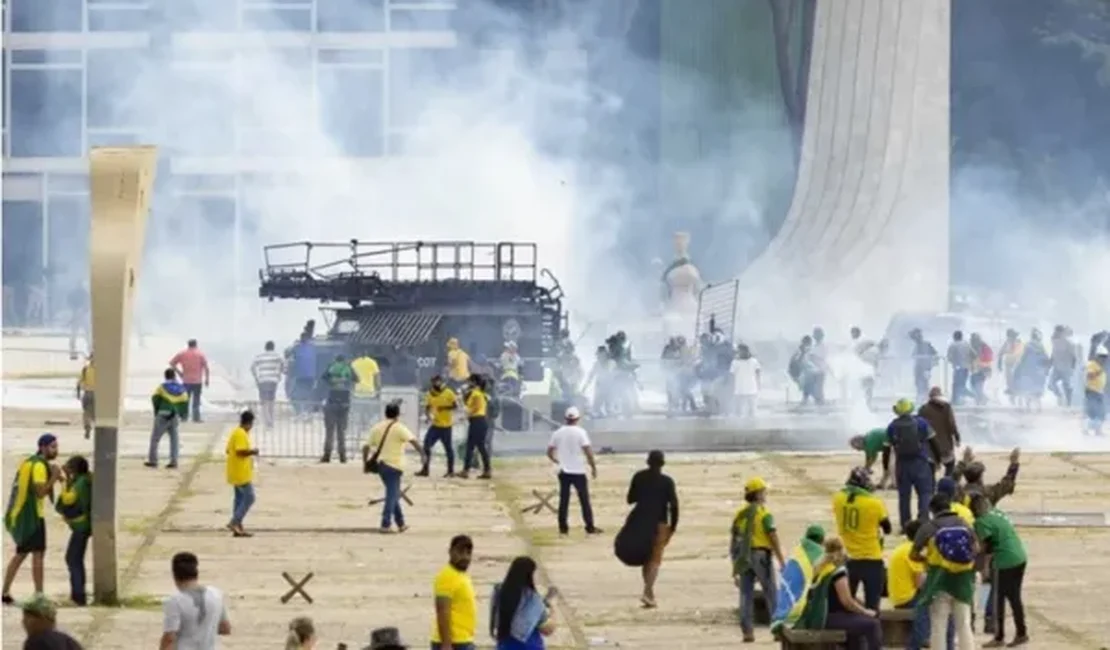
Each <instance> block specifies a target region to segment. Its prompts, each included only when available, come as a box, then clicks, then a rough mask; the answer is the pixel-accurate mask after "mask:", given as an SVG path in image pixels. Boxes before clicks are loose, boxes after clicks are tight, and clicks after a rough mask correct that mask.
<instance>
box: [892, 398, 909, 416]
mask: <svg viewBox="0 0 1110 650" xmlns="http://www.w3.org/2000/svg"><path fill="white" fill-rule="evenodd" d="M912 412H913V402H911V401H910V400H908V399H906V398H905V397H903V398H902V399H900V400H898V401H897V402H895V403H894V413H895V415H909V414H910V413H912Z"/></svg>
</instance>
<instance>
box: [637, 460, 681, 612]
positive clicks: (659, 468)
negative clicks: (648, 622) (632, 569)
mask: <svg viewBox="0 0 1110 650" xmlns="http://www.w3.org/2000/svg"><path fill="white" fill-rule="evenodd" d="M665 464H666V459H665V457H664V456H663V452H662V451H659V450H658V449H655V450H652V451H651V452H650V453H648V457H647V469H642V470H640V471H638V472H636V473H635V474H633V475H632V482H631V483H629V484H628V499H627V500H628V504H629V505H634V506H636V508H637V509H639V508H643V509H644V510H645V512H647V513H650V515H651V516H652V517H653V518H654V519H655V521H656V522H657V524H656V527H655V539H654V541H653V543H652V547H651V556H650V557H649V558H648V561H647V562H646V563H645V564H644V566H643V568H642V569H641V575H642V576H643V579H644V593H643V595H642V596H641V597H640V602H641V603H642V604H643V606H644V607H646V608H648V609H650V608H652V607H655V581H656V580H657V579H658V578H659V567H660V566H661V565H662V564H663V550H664V549H665V548H666V547H667V544H668V543H669V542H670V541H671V537H673V536H674V531H675V530H676V529H677V528H678V492H677V490H676V488H675V484H674V479H672V478H671V477H669V476H667V475H666V474H664V473H663V465H665Z"/></svg>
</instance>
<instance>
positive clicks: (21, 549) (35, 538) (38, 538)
mask: <svg viewBox="0 0 1110 650" xmlns="http://www.w3.org/2000/svg"><path fill="white" fill-rule="evenodd" d="M45 551H46V520H45V519H43V518H42V517H39V521H38V526H37V527H36V528H35V532H33V533H31V536H30V537H29V538H27V540H26V541H24V542H23V543H22V544H17V545H16V547H15V552H16V554H18V555H27V554H28V553H43V552H45Z"/></svg>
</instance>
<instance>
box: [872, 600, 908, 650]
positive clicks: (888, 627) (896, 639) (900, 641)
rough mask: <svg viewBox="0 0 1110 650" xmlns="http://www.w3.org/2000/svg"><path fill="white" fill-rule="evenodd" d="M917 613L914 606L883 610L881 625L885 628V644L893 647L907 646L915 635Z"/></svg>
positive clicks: (880, 619)
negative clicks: (914, 621) (914, 627)
mask: <svg viewBox="0 0 1110 650" xmlns="http://www.w3.org/2000/svg"><path fill="white" fill-rule="evenodd" d="M915 614H916V613H915V611H914V610H913V609H912V608H910V609H884V610H881V611H880V612H879V625H880V626H882V628H883V645H885V646H888V647H891V648H900V647H905V646H906V645H907V644H908V643H909V642H910V638H911V637H912V636H913V620H914V618H915Z"/></svg>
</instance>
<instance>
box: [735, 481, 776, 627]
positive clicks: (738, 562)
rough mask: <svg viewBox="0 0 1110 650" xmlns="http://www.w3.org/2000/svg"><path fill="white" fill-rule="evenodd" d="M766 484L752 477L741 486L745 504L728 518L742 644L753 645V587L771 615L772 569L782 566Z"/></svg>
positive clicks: (773, 587) (773, 592)
mask: <svg viewBox="0 0 1110 650" xmlns="http://www.w3.org/2000/svg"><path fill="white" fill-rule="evenodd" d="M769 487H770V486H769V485H767V481H764V480H763V479H762V478H760V477H758V476H756V477H753V478H751V479H748V482H747V483H745V484H744V501H745V502H746V503H747V505H745V506H744V507H743V508H740V510H738V511H737V512H736V516H735V517H733V518H732V527H731V529H730V531H731V535H730V536H731V539H730V541H729V556H730V557H731V558H732V579H733V581H734V582H735V583H736V586H737V587H739V588H740V631H741V632H742V633H743V634H744V642H745V643H751V642H752V641H755V631H754V629H753V620H752V618H753V611H754V609H755V583H756V582H758V583H759V586H760V588H761V589H762V590H763V597H764V599H766V601H767V611H769V612H774V611H775V604H776V601H777V597H776V593H777V588H778V583H777V581H776V580H775V566H774V563H773V561H772V557H773V558H774V559H775V560H778V563H779V566H780V567H781V566H783V565H784V564H785V561H784V558H783V555H782V545H781V544H779V534H778V531H777V529H776V528H775V517H774V515H772V514H771V511H770V510H768V509H767V490H768V488H769Z"/></svg>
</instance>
